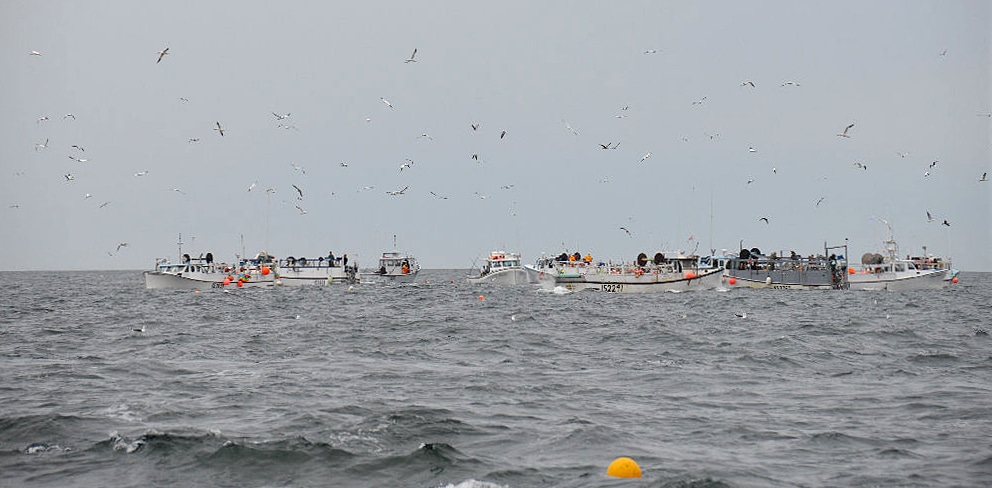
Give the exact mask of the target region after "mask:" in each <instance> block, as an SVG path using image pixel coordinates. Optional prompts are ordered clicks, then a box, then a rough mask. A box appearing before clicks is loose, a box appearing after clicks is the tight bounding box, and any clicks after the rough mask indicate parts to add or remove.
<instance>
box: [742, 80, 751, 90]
mask: <svg viewBox="0 0 992 488" xmlns="http://www.w3.org/2000/svg"><path fill="white" fill-rule="evenodd" d="M741 86H750V87H751V88H754V82H753V81H750V80H748V81H743V82H741Z"/></svg>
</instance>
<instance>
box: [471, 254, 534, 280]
mask: <svg viewBox="0 0 992 488" xmlns="http://www.w3.org/2000/svg"><path fill="white" fill-rule="evenodd" d="M468 282H469V283H473V284H479V283H494V284H498V285H525V284H537V282H538V281H537V279H536V277H534V278H532V277H531V273H528V272H527V269H526V268H524V266H523V265H522V264H521V262H520V254H517V253H512V252H506V251H493V252H491V253H489V257H488V258H486V262H485V264H484V265H483V266H482V268H481V269H479V270H478V271H475V272H474V273H473V274H470V275H469V276H468Z"/></svg>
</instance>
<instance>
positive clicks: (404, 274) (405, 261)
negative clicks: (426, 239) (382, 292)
mask: <svg viewBox="0 0 992 488" xmlns="http://www.w3.org/2000/svg"><path fill="white" fill-rule="evenodd" d="M419 272H420V263H418V262H417V258H415V257H413V256H411V255H409V254H407V253H405V252H400V251H386V252H384V253H382V256H380V257H379V267H378V268H376V269H375V270H374V271H371V272H368V271H367V272H365V273H362V281H365V280H366V279H368V281H373V282H380V283H413V282H414V281H416V279H417V273H419Z"/></svg>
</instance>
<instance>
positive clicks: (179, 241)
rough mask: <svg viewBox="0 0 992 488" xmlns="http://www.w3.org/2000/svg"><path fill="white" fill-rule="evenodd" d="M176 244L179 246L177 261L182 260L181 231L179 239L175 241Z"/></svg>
mask: <svg viewBox="0 0 992 488" xmlns="http://www.w3.org/2000/svg"><path fill="white" fill-rule="evenodd" d="M176 244H177V245H178V246H179V261H182V260H183V233H182V232H180V233H179V240H178V241H176Z"/></svg>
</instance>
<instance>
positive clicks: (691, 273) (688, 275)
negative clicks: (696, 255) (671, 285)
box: [685, 271, 696, 280]
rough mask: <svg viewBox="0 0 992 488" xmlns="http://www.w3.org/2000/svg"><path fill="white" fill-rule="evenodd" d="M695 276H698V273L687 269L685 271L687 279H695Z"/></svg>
mask: <svg viewBox="0 0 992 488" xmlns="http://www.w3.org/2000/svg"><path fill="white" fill-rule="evenodd" d="M695 277H696V273H693V272H692V271H686V272H685V279H687V280H691V279H693V278H695Z"/></svg>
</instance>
